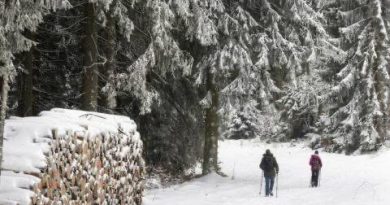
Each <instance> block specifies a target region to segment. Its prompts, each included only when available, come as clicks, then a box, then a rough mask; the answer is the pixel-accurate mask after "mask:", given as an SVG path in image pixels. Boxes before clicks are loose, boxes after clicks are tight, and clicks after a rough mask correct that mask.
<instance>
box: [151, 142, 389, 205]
mask: <svg viewBox="0 0 390 205" xmlns="http://www.w3.org/2000/svg"><path fill="white" fill-rule="evenodd" d="M266 149H270V150H271V152H273V154H274V155H275V157H276V159H277V161H278V163H279V167H280V174H279V179H278V181H279V183H278V184H279V186H278V187H279V188H278V197H264V184H263V190H262V195H259V189H260V178H261V171H260V169H259V163H260V159H261V157H262V154H263V153H264V152H265V150H266ZM312 153H313V151H312V150H310V149H308V148H307V147H306V146H305V145H304V144H298V145H296V146H291V144H272V145H271V144H262V143H259V142H257V141H222V142H221V143H220V150H219V157H220V160H221V167H222V171H223V172H224V173H226V174H227V175H229V176H228V177H226V178H223V177H220V176H218V175H216V174H211V175H208V176H205V177H202V178H198V179H195V180H193V181H190V182H186V183H184V184H180V185H174V186H171V187H168V188H163V189H152V190H148V192H147V193H146V197H145V205H172V204H178V205H259V204H267V205H367V204H370V205H387V204H389V203H390V194H389V190H390V175H389V170H390V164H389V159H390V150H381V151H379V152H378V153H375V154H369V155H360V156H346V155H343V154H331V153H321V152H320V156H321V158H322V161H323V164H324V166H323V169H322V173H321V177H320V178H321V181H320V187H318V188H311V187H309V181H310V176H311V171H310V167H309V165H308V163H309V158H310V156H311V154H312ZM274 194H275V190H274Z"/></svg>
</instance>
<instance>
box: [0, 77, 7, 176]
mask: <svg viewBox="0 0 390 205" xmlns="http://www.w3.org/2000/svg"><path fill="white" fill-rule="evenodd" d="M7 99H8V78H7V77H6V76H0V173H1V167H2V161H3V141H4V126H5V116H6V111H7Z"/></svg>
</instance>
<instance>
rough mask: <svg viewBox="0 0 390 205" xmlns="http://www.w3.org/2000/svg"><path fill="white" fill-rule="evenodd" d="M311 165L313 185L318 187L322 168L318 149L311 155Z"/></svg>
mask: <svg viewBox="0 0 390 205" xmlns="http://www.w3.org/2000/svg"><path fill="white" fill-rule="evenodd" d="M309 164H310V166H311V186H312V187H317V186H318V178H319V176H320V171H321V168H322V161H321V158H320V156H319V155H318V151H317V150H316V151H315V152H314V154H313V155H311V157H310V162H309Z"/></svg>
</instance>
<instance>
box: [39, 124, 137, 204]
mask: <svg viewBox="0 0 390 205" xmlns="http://www.w3.org/2000/svg"><path fill="white" fill-rule="evenodd" d="M53 133H56V132H53ZM130 136H134V133H128V134H126V133H124V132H123V131H122V130H120V131H118V133H117V134H110V135H104V134H103V135H100V136H97V137H93V138H90V137H88V136H85V135H83V133H74V134H72V135H70V136H65V137H58V136H56V134H54V141H53V143H52V145H51V151H50V153H49V155H48V158H47V165H48V166H47V168H46V169H45V170H44V174H43V176H42V181H41V182H40V183H39V184H37V185H36V186H35V187H34V191H35V192H36V193H37V196H34V197H33V200H32V203H33V204H57V203H58V202H61V203H60V204H75V205H76V204H128V205H132V204H137V205H139V204H141V201H142V192H143V174H144V161H143V159H142V143H141V141H140V140H139V139H134V138H132V137H130Z"/></svg>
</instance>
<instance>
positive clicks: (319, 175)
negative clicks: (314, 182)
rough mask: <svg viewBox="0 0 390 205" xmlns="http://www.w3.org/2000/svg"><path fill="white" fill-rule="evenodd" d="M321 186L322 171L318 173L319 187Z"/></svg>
mask: <svg viewBox="0 0 390 205" xmlns="http://www.w3.org/2000/svg"><path fill="white" fill-rule="evenodd" d="M320 185H321V169H320V170H319V171H318V187H319V186H320Z"/></svg>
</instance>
